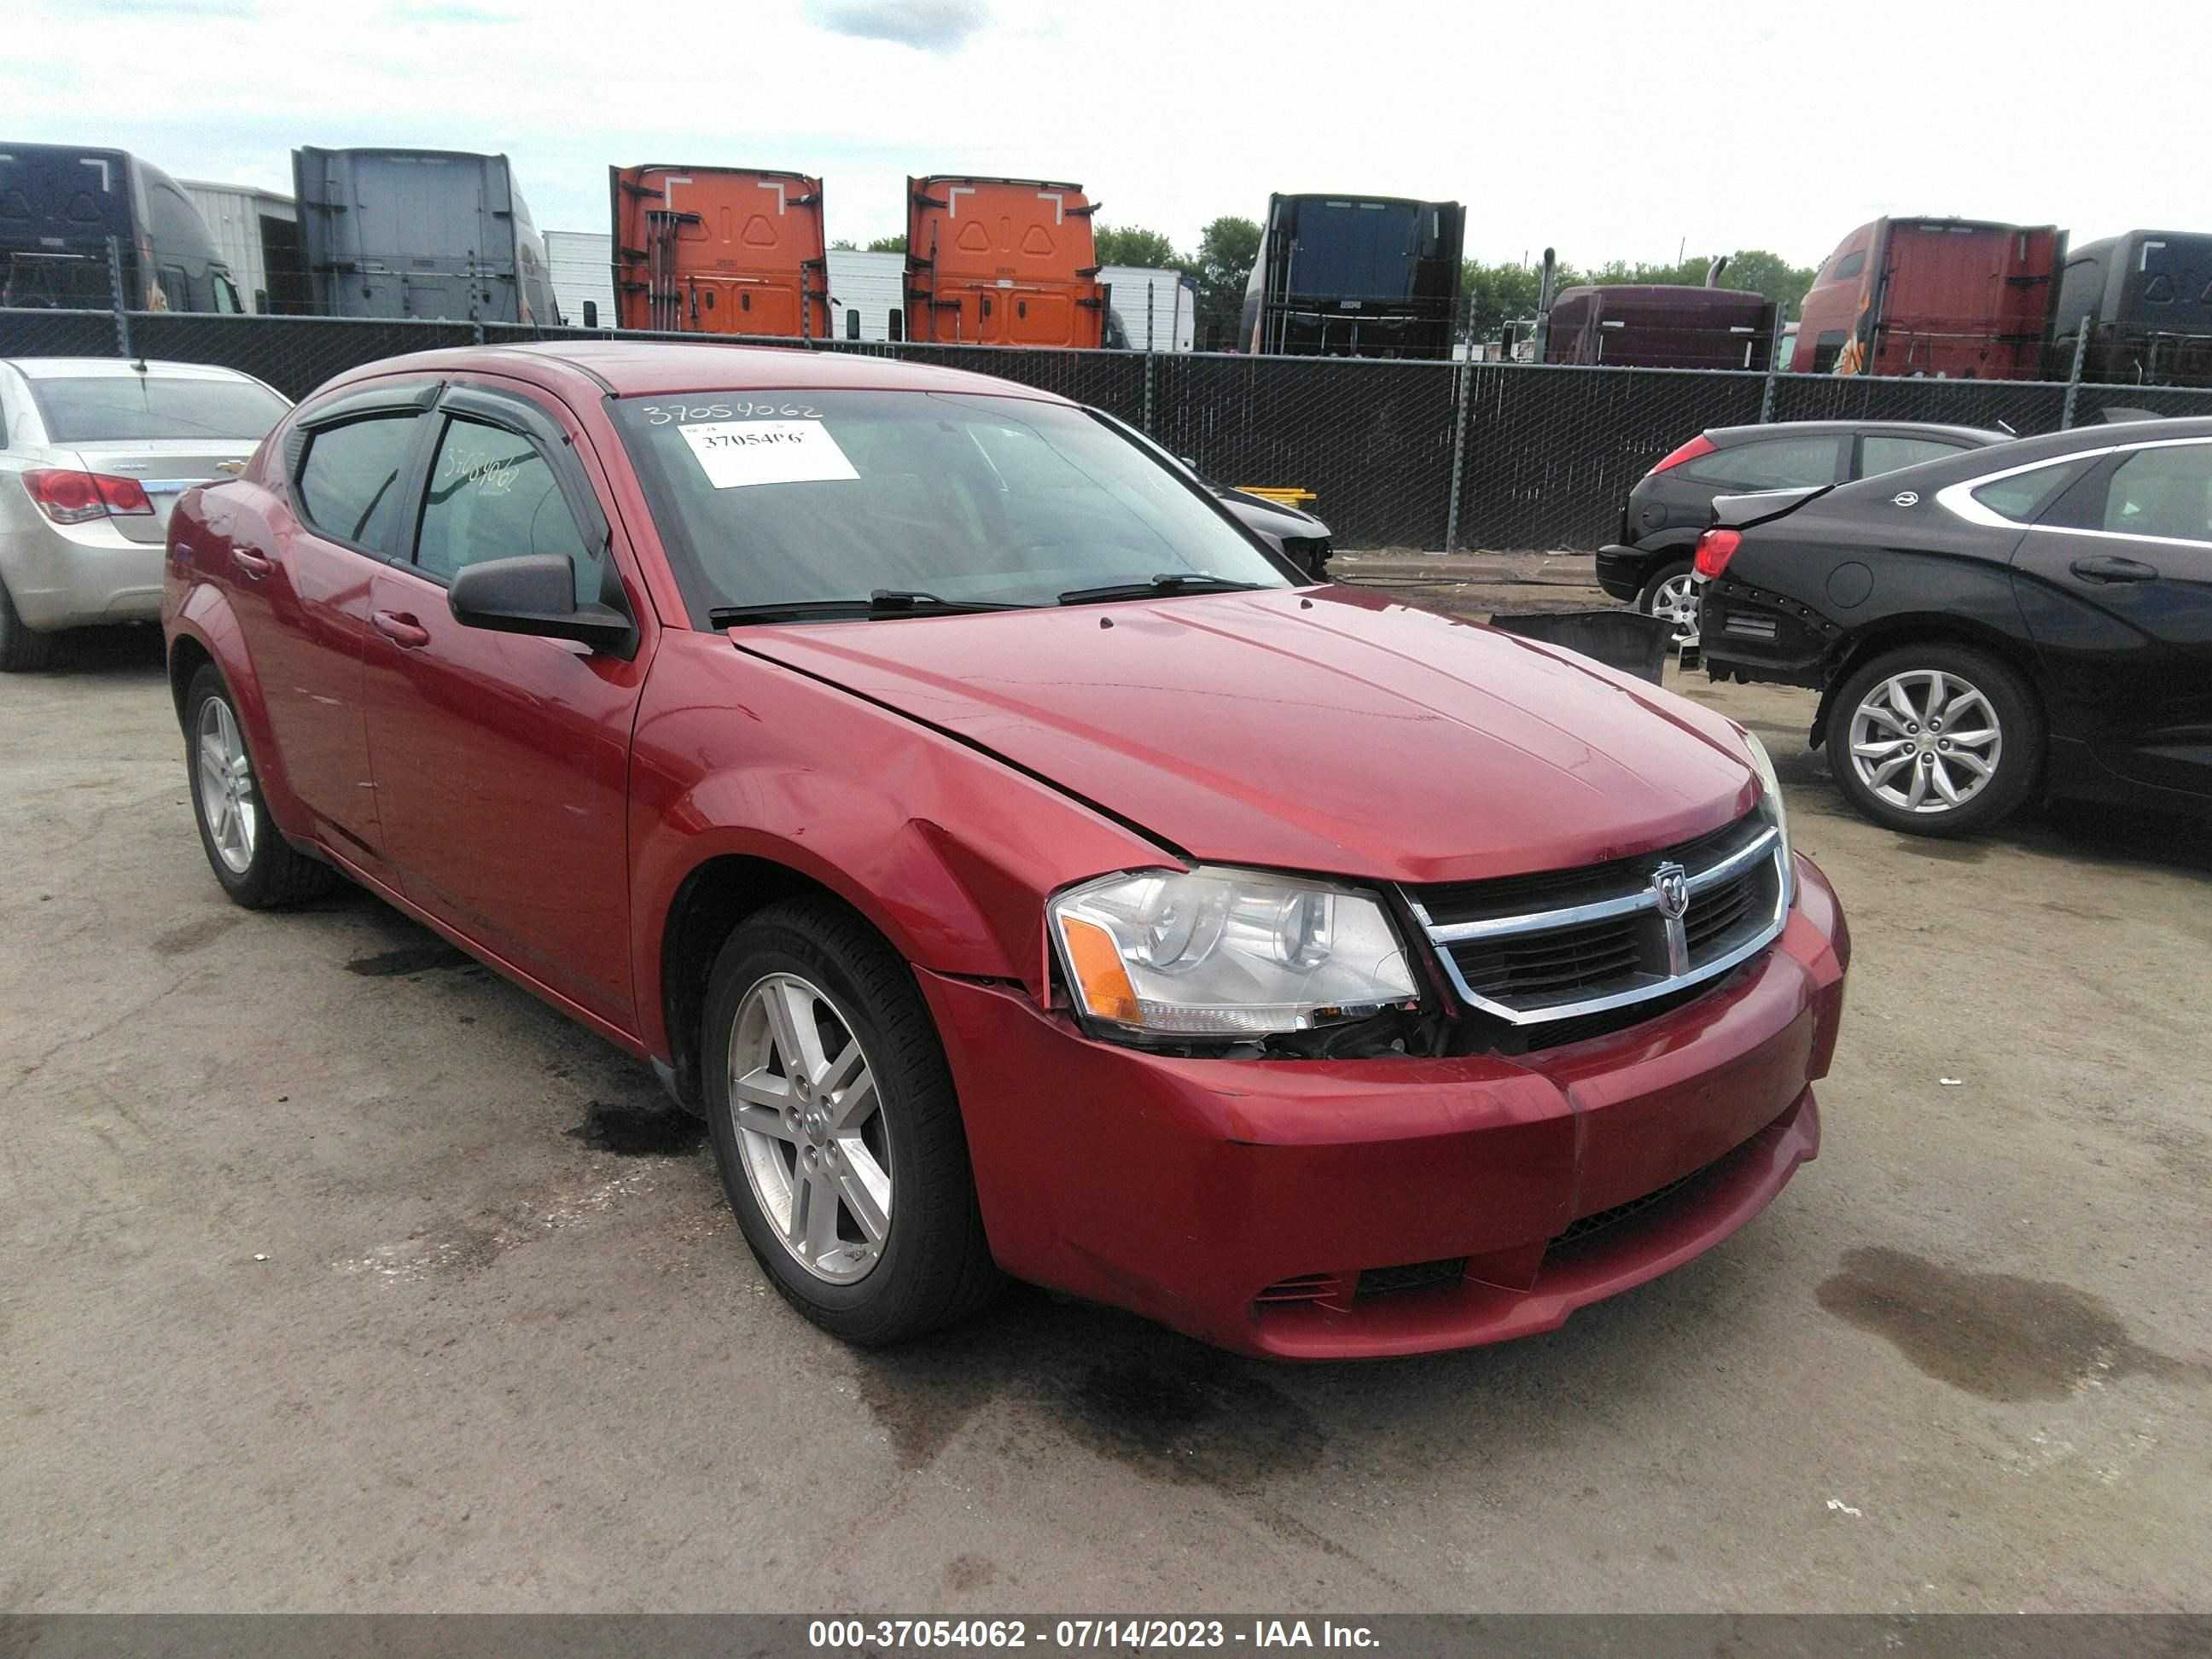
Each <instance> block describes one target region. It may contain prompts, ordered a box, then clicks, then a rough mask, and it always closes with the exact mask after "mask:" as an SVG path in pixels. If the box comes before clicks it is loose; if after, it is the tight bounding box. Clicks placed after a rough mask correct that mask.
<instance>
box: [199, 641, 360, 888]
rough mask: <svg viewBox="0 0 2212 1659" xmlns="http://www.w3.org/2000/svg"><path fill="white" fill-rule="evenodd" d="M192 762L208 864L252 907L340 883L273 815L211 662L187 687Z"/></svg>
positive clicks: (243, 733)
mask: <svg viewBox="0 0 2212 1659" xmlns="http://www.w3.org/2000/svg"><path fill="white" fill-rule="evenodd" d="M185 769H186V770H187V772H188V773H189V774H190V775H191V785H192V817H193V819H194V821H195V822H197V823H198V825H199V831H200V846H201V848H203V849H204V851H205V852H206V854H207V860H208V867H209V868H210V870H212V871H214V872H215V878H216V880H217V881H218V882H220V883H222V890H223V891H224V892H226V893H228V895H229V896H230V899H231V902H232V903H234V904H241V905H243V906H245V907H246V908H247V909H249V910H265V909H270V908H275V907H276V906H278V905H284V904H297V903H299V902H301V901H302V900H304V899H311V898H315V897H319V896H321V895H322V894H324V893H326V892H328V891H329V890H331V888H332V887H334V886H336V885H337V879H338V877H337V871H335V870H333V869H331V866H328V865H327V864H321V863H319V862H317V861H316V860H313V859H311V858H309V857H308V856H307V854H304V853H301V852H299V851H297V850H296V849H295V848H294V847H293V846H292V843H291V842H288V841H286V840H285V839H284V832H283V830H281V829H278V828H277V827H276V820H275V819H274V818H272V817H270V816H269V808H268V805H267V804H266V803H264V801H263V800H262V799H261V782H260V780H259V779H258V777H257V776H256V775H255V774H254V770H253V757H252V754H251V753H250V752H249V751H248V750H247V748H246V730H245V728H244V727H243V726H240V724H239V720H238V710H237V708H235V707H234V705H233V703H232V702H231V697H230V688H229V687H228V686H227V685H225V684H223V683H222V675H220V674H218V673H217V672H216V669H215V665H214V664H213V663H207V664H204V665H202V666H201V668H200V671H199V672H198V673H197V674H195V675H193V676H192V681H191V685H190V686H189V687H187V688H186V690H185Z"/></svg>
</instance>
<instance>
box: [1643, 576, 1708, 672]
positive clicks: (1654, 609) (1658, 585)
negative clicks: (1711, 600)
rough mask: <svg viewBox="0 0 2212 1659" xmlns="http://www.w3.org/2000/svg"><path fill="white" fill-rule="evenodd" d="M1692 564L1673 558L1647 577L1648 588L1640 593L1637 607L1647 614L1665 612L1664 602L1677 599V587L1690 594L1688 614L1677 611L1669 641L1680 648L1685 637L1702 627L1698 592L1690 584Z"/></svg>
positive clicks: (1671, 644) (1645, 582)
mask: <svg viewBox="0 0 2212 1659" xmlns="http://www.w3.org/2000/svg"><path fill="white" fill-rule="evenodd" d="M1691 571H1692V565H1691V562H1690V561H1689V560H1687V559H1669V560H1668V561H1667V562H1665V563H1664V564H1662V565H1659V566H1657V567H1656V568H1654V569H1653V570H1652V572H1651V574H1650V575H1648V576H1646V577H1645V578H1644V589H1643V591H1642V592H1639V593H1638V594H1637V596H1636V608H1637V609H1638V611H1642V612H1643V613H1644V615H1645V616H1647V617H1656V616H1659V615H1661V614H1662V610H1661V607H1662V604H1664V603H1666V602H1668V601H1669V600H1672V599H1674V598H1675V597H1676V590H1680V592H1681V593H1682V594H1683V595H1685V596H1686V598H1687V599H1688V601H1689V604H1690V610H1689V612H1688V614H1687V615H1686V616H1685V615H1682V614H1680V612H1679V611H1678V612H1677V614H1676V617H1675V625H1674V637H1673V638H1672V639H1671V640H1669V641H1668V645H1669V646H1670V647H1674V648H1675V649H1678V650H1679V649H1680V647H1681V644H1682V641H1684V640H1686V639H1687V638H1688V637H1689V636H1690V635H1692V634H1694V633H1696V632H1697V631H1698V616H1697V594H1696V592H1695V590H1693V589H1691V588H1690V587H1689V586H1688V579H1689V576H1690V574H1691ZM1670 608H1671V607H1670Z"/></svg>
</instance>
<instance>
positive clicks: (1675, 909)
mask: <svg viewBox="0 0 2212 1659" xmlns="http://www.w3.org/2000/svg"><path fill="white" fill-rule="evenodd" d="M1651 891H1652V893H1653V895H1654V896H1656V898H1657V900H1658V902H1659V914H1660V915H1662V916H1664V917H1666V918H1667V920H1668V921H1680V920H1681V918H1682V913H1683V912H1684V911H1686V910H1687V909H1688V908H1690V872H1688V871H1686V870H1685V869H1683V868H1682V866H1680V865H1679V864H1662V865H1661V866H1659V867H1658V868H1657V869H1656V870H1654V871H1653V872H1651Z"/></svg>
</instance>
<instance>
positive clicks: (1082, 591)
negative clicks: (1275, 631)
mask: <svg viewBox="0 0 2212 1659" xmlns="http://www.w3.org/2000/svg"><path fill="white" fill-rule="evenodd" d="M1261 586H1264V584H1262V583H1260V582H1240V581H1237V580H1233V579H1232V578H1231V577H1228V576H1211V575H1208V574H1206V572H1205V571H1203V570H1170V571H1168V572H1166V573H1164V574H1161V575H1158V576H1152V577H1148V578H1146V580H1143V581H1140V582H1109V583H1108V584H1107V585H1106V586H1103V587H1071V588H1070V589H1068V590H1067V592H1065V593H1063V594H1061V595H1060V603H1061V604H1062V605H1091V604H1093V603H1095V602H1097V601H1099V600H1103V599H1151V598H1152V597H1153V595H1155V594H1158V593H1251V592H1258V591H1259V589H1260V588H1261Z"/></svg>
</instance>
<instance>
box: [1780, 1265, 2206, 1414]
mask: <svg viewBox="0 0 2212 1659" xmlns="http://www.w3.org/2000/svg"><path fill="white" fill-rule="evenodd" d="M1819 1297H1820V1305H1821V1306H1822V1307H1823V1308H1825V1309H1826V1310H1828V1311H1829V1312H1830V1313H1832V1314H1834V1315H1835V1316H1837V1317H1838V1318H1839V1319H1844V1320H1848V1321H1850V1322H1851V1323H1852V1324H1854V1325H1856V1326H1857V1327H1858V1328H1860V1329H1862V1330H1865V1331H1871V1332H1873V1333H1874V1334H1875V1335H1877V1336H1881V1337H1885V1338H1887V1340H1889V1341H1890V1342H1892V1343H1893V1344H1894V1345H1895V1346H1896V1347H1897V1350H1898V1352H1900V1353H1902V1354H1903V1355H1904V1356H1905V1358H1907V1359H1909V1360H1911V1362H1912V1363H1913V1364H1914V1365H1916V1366H1917V1367H1918V1368H1919V1369H1920V1370H1922V1371H1923V1372H1925V1373H1926V1374H1927V1375H1928V1376H1932V1377H1935V1378H1936V1380H1937V1381H1939V1382H1942V1383H1949V1384H1950V1385H1951V1386H1952V1387H1954V1388H1956V1389H1965V1390H1966V1392H1967V1393H1969V1394H1973V1395H1979V1396H1980V1397H1981V1398H1983V1399H1984V1400H1998V1401H2029V1400H2063V1399H2065V1398H2066V1397H2067V1396H2068V1395H2070V1394H2072V1393H2073V1392H2074V1390H2075V1389H2076V1388H2077V1387H2079V1386H2080V1385H2081V1384H2082V1383H2085V1382H2088V1381H2090V1380H2092V1379H2094V1380H2096V1381H2099V1382H2107V1383H2109V1382H2117V1381H2118V1380H2119V1379H2120V1378H2121V1377H2124V1376H2137V1375H2140V1376H2153V1377H2157V1378H2160V1380H2162V1381H2166V1382H2185V1383H2196V1384H2198V1385H2199V1386H2202V1385H2203V1383H2207V1382H2212V1366H2208V1365H2206V1364H2203V1363H2202V1362H2192V1361H2189V1360H2183V1359H2176V1358H2172V1356H2171V1355H2168V1354H2162V1353H2158V1352H2154V1351H2153V1350H2151V1349H2149V1348H2146V1347H2144V1346H2142V1344H2141V1343H2138V1342H2136V1340H2134V1339H2133V1338H2132V1337H2130V1335H2129V1334H2128V1329H2127V1327H2126V1325H2125V1324H2124V1323H2123V1322H2121V1320H2120V1318H2119V1316H2118V1315H2116V1314H2115V1313H2114V1312H2113V1311H2112V1309H2111V1308H2110V1307H2109V1306H2107V1305H2106V1303H2105V1302H2103V1301H2102V1300H2101V1299H2100V1298H2099V1297H2093V1296H2091V1295H2090V1294H2089V1293H2088V1292H2087V1291H2079V1290H2076V1289H2075V1288H2074V1287H2073V1286H2072V1285H2060V1284H2056V1283H2053V1282H2051V1280H2048V1279H2021V1278H2019V1277H2016V1276H2015V1275H2014V1274H2011V1273H1970V1272H1966V1271H1962V1270H1960V1269H1959V1268H1955V1267H1942V1266H1940V1265H1938V1264H1937V1263H1936V1262H1933V1261H1925V1260H1923V1258H1921V1257H1919V1256H1917V1255H1909V1254H1907V1253H1906V1252H1905V1251H1903V1250H1892V1249H1880V1248H1870V1249H1857V1250H1853V1251H1851V1252H1850V1254H1849V1255H1846V1256H1845V1257H1844V1269H1843V1271H1842V1272H1841V1273H1837V1274H1835V1275H1833V1276H1832V1277H1831V1278H1830V1279H1827V1280H1826V1281H1825V1282H1824V1283H1823V1284H1822V1285H1821V1286H1820V1291H1819Z"/></svg>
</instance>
